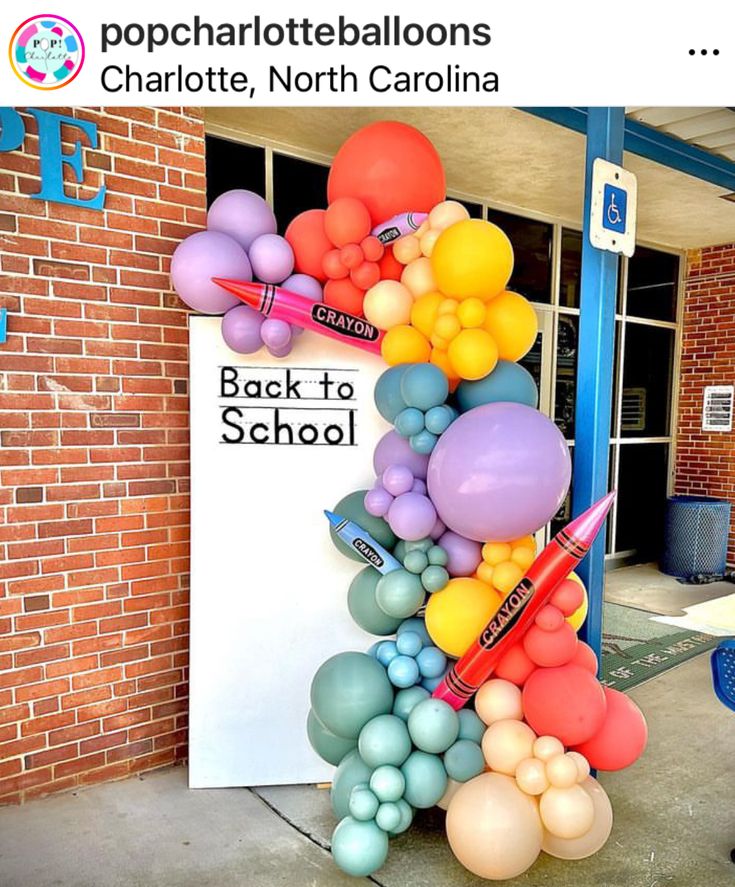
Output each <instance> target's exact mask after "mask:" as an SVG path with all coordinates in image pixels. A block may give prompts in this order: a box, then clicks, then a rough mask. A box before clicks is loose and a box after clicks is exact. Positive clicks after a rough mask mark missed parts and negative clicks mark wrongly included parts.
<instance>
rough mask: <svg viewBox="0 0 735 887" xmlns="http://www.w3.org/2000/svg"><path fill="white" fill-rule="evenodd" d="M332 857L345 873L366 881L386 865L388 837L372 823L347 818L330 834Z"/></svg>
mask: <svg viewBox="0 0 735 887" xmlns="http://www.w3.org/2000/svg"><path fill="white" fill-rule="evenodd" d="M332 856H333V857H334V861H335V862H336V863H337V865H338V866H339V867H340V868H341V869H342V871H343V872H345V873H346V874H348V875H352V876H353V877H356V878H366V877H367V876H368V875H372V874H373V873H374V872H377V871H378V869H380V868H382V867H383V865H385V861H386V859H387V858H388V835H387V834H386V833H385V832H384V831H383V830H382V829H381V828H379V827H378V826H377V825H376V824H375V822H372V821H371V822H359V821H358V820H357V819H353V818H352V817H351V816H347V817H345V818H344V819H343V820H342V822H340V824H339V825H338V826H337V828H336V829H335V830H334V833H333V835H332Z"/></svg>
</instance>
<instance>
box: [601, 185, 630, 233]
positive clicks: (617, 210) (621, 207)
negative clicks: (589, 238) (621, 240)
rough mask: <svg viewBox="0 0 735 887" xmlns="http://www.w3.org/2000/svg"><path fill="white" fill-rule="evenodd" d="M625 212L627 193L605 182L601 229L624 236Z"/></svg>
mask: <svg viewBox="0 0 735 887" xmlns="http://www.w3.org/2000/svg"><path fill="white" fill-rule="evenodd" d="M627 210H628V192H627V191H624V190H623V189H622V188H616V187H615V186H614V185H609V184H608V183H607V182H606V183H605V189H604V191H603V196H602V227H603V228H607V229H608V230H609V231H617V232H618V233H619V234H624V233H625V216H626V214H627Z"/></svg>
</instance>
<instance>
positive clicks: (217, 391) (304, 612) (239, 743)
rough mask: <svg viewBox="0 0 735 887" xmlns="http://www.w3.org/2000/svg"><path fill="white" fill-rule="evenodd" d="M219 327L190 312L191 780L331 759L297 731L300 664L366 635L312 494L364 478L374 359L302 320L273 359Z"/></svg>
mask: <svg viewBox="0 0 735 887" xmlns="http://www.w3.org/2000/svg"><path fill="white" fill-rule="evenodd" d="M220 326H221V321H220V318H215V317H211V318H210V317H192V318H191V322H190V345H191V352H190V355H191V356H190V367H191V369H190V373H191V381H190V396H191V473H192V541H191V554H192V566H191V668H190V679H191V685H190V738H189V783H190V785H191V787H193V788H204V787H217V786H245V785H273V784H287V783H304V782H320V781H323V780H327V779H330V778H331V774H332V773H333V768H332V767H331V766H330V765H329V764H326V763H324V761H322V760H321V759H320V758H319V757H317V755H316V754H315V753H314V752H313V751H312V749H311V746H310V745H309V742H308V740H307V738H306V716H307V714H308V710H309V686H310V683H311V678H312V676H313V675H314V672H315V671H316V670H317V668H318V667H319V665H320V664H321V663H322V662H323V661H324V660H325V659H327V658H328V657H329V656H332V655H333V654H335V653H338V652H341V651H343V650H367V648H368V647H369V646H370V644H371V643H373V641H374V640H375V638H373V637H372V636H370V635H367V634H365V633H364V632H363V631H362V630H361V629H359V628H358V627H357V626H356V625H355V623H354V622H353V621H352V619H351V618H350V615H349V612H348V610H347V590H348V588H349V584H350V582H351V580H352V578H353V576H354V575H355V574H356V573H357V572H358V570H360V569H361V566H360V565H359V564H358V563H356V562H355V561H351V560H348V559H347V558H345V557H344V556H342V555H341V554H339V553H338V552H337V550H336V549H335V548H334V547H333V545H332V543H331V541H330V539H329V531H328V524H327V520H326V518H325V517H324V514H323V509H324V508H332V507H333V506H334V505H335V504H336V503H337V502H338V501H339V499H341V498H342V497H343V496H344V495H346V494H347V493H350V492H353V491H354V490H357V489H365V488H368V487H370V486H372V483H373V481H374V479H375V476H374V473H373V469H372V454H373V450H374V448H375V444H376V443H377V441H378V439H379V438H380V436H381V435H382V434H384V433H385V432H386V431H387V430H388V429H389V426H388V425H387V424H386V423H385V422H384V421H383V420H382V419H381V418H380V415H379V414H378V411H377V410H376V408H375V405H374V403H373V389H374V387H375V382H376V380H377V378H378V376H379V375H380V373H381V372H382V370H383V369H384V368H385V367H384V364H383V362H382V360H381V359H380V358H379V357H377V356H374V355H371V354H366V353H364V352H362V351H359V350H357V349H356V348H353V347H350V346H348V345H342V344H341V343H337V342H333V341H332V340H330V339H327V338H325V337H320V336H317V335H315V334H313V333H308V332H307V333H304V334H303V335H302V336H300V337H299V339H298V340H297V342H296V345H295V347H294V350H293V352H292V353H291V355H290V356H289V357H288V358H287V359H285V360H276V359H275V358H271V357H270V356H269V355H268V354H267V353H266V352H265V351H263V352H261V353H258V354H254V355H238V354H235V353H233V352H232V351H230V350H229V348H228V347H227V346H226V345H225V343H224V341H223V340H222V335H221V332H220Z"/></svg>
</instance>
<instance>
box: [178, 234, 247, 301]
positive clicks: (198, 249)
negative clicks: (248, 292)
mask: <svg viewBox="0 0 735 887" xmlns="http://www.w3.org/2000/svg"><path fill="white" fill-rule="evenodd" d="M252 276H253V272H252V269H251V267H250V261H249V260H248V257H247V253H246V252H245V250H244V249H243V248H242V247H241V246H240V244H239V243H238V242H237V241H236V240H233V239H232V237H230V236H229V235H228V234H221V233H220V232H219V231H197V233H196V234H191V235H189V237H187V238H186V240H182V241H181V243H180V244H179V245H178V246H177V247H176V249H175V250H174V254H173V256H172V257H171V281H172V283H173V287H174V289H175V290H176V292H177V293H178V295H179V298H180V299H181V300H182V301H183V302H186V304H187V305H188V306H189V307H190V308H193V309H194V310H195V311H201V312H203V313H204V314H224V313H225V311H227V310H228V309H229V308H234V306H235V305H240V304H241V302H240V300H239V299H238V298H237V296H233V295H232V293H228V292H227V290H224V289H222V287H221V286H220V285H219V284H217V283H214V282H213V280H212V278H213V277H230V278H233V279H235V280H251V279H252Z"/></svg>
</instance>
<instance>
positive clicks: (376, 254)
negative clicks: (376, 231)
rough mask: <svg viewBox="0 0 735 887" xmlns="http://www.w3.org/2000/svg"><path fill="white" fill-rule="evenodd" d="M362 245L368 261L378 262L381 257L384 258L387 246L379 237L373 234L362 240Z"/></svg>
mask: <svg viewBox="0 0 735 887" xmlns="http://www.w3.org/2000/svg"><path fill="white" fill-rule="evenodd" d="M360 247H361V249H362V251H363V254H364V255H365V258H366V259H367V260H368V262H377V261H378V260H379V259H382V258H383V253H384V252H385V247H384V246H383V244H382V243H381V242H380V241H379V240H378V238H377V237H373V235H372V234H371V235H370V236H369V237H366V238H365V239H364V240H362V241H361V242H360Z"/></svg>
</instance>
